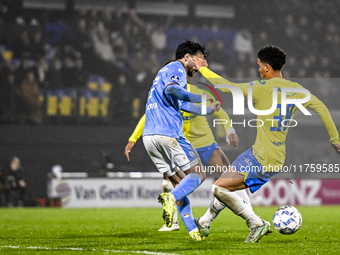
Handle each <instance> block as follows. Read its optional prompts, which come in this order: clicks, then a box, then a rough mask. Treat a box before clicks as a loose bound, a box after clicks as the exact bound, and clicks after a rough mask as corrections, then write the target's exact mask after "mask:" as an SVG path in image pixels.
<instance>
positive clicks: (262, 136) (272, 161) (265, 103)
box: [199, 67, 339, 169]
mask: <svg viewBox="0 0 340 255" xmlns="http://www.w3.org/2000/svg"><path fill="white" fill-rule="evenodd" d="M199 71H200V72H201V74H202V75H203V76H204V77H205V78H207V79H208V80H209V81H210V82H211V83H212V84H213V85H216V84H228V85H233V86H236V87H238V88H239V89H241V90H242V93H243V95H244V96H245V97H246V98H247V97H248V88H249V87H252V96H253V98H252V101H253V106H254V108H255V109H257V110H268V109H270V108H271V106H272V102H273V88H276V89H277V91H278V94H277V108H276V110H275V111H274V112H273V113H272V114H268V115H257V135H256V140H255V143H254V145H253V146H252V147H253V153H254V156H255V157H256V159H257V160H258V162H259V163H260V164H262V165H263V166H267V169H271V168H270V167H273V168H272V169H274V168H275V167H276V169H277V168H279V169H280V168H281V167H282V166H283V164H284V162H285V157H286V144H285V141H286V137H287V134H288V129H289V128H288V126H289V123H285V122H283V123H284V125H282V121H284V120H285V119H287V121H288V119H293V117H294V115H295V112H296V109H297V107H296V106H295V105H287V113H286V115H282V114H281V89H282V88H303V87H302V86H301V85H300V84H298V83H296V82H292V81H289V80H285V79H283V78H272V79H269V80H258V81H253V82H250V83H234V82H230V81H228V80H226V79H224V78H222V77H221V76H219V75H217V74H215V73H214V72H212V71H210V70H209V69H208V68H207V67H202V68H200V70H199ZM220 90H221V91H222V92H224V93H227V94H231V91H230V90H229V89H227V88H221V89H220ZM288 96H289V98H290V99H298V98H304V97H305V94H304V93H288V94H287V97H288ZM302 105H303V106H304V107H305V108H307V109H310V110H312V111H314V112H316V113H317V114H318V115H319V116H320V118H321V120H322V122H323V124H324V125H325V127H326V129H327V131H328V134H329V137H330V142H331V143H332V144H337V143H339V133H338V131H337V129H336V126H335V124H334V121H333V119H332V117H331V115H330V113H329V111H328V109H327V107H326V106H325V105H324V104H323V103H322V102H321V101H320V100H319V99H318V98H316V97H315V96H314V95H311V98H310V100H309V101H308V102H306V103H304V104H302Z"/></svg>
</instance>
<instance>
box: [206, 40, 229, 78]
mask: <svg viewBox="0 0 340 255" xmlns="http://www.w3.org/2000/svg"><path fill="white" fill-rule="evenodd" d="M209 59H211V60H209V65H211V68H213V70H217V71H220V72H223V71H224V70H225V67H226V65H227V64H228V58H227V56H226V54H225V49H224V42H223V41H222V40H218V41H217V42H216V45H214V46H213V47H212V48H211V50H210V51H209Z"/></svg>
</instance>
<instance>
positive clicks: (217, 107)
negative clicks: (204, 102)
mask: <svg viewBox="0 0 340 255" xmlns="http://www.w3.org/2000/svg"><path fill="white" fill-rule="evenodd" d="M210 107H211V110H212V113H214V112H218V111H219V110H220V109H221V103H220V102H219V101H217V102H216V104H215V102H212V103H211V105H210Z"/></svg>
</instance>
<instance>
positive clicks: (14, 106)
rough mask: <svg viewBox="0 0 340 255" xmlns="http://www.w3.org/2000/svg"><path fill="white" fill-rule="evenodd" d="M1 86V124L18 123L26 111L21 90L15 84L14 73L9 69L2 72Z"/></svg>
mask: <svg viewBox="0 0 340 255" xmlns="http://www.w3.org/2000/svg"><path fill="white" fill-rule="evenodd" d="M1 73H2V74H1V76H2V75H3V76H4V79H1V80H2V81H1V86H0V120H1V122H10V121H13V122H15V121H17V120H18V119H19V116H20V115H21V114H22V112H23V109H24V103H23V97H22V94H21V90H20V89H19V87H18V86H17V85H16V84H15V76H14V73H13V72H12V71H11V70H9V69H7V70H4V72H1Z"/></svg>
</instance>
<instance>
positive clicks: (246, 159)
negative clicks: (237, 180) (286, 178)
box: [233, 148, 279, 193]
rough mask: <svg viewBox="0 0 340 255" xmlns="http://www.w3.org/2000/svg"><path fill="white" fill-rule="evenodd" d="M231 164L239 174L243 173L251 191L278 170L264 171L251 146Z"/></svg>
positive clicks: (256, 188)
mask: <svg viewBox="0 0 340 255" xmlns="http://www.w3.org/2000/svg"><path fill="white" fill-rule="evenodd" d="M233 166H234V167H235V168H236V170H237V172H238V173H239V174H242V175H244V183H245V184H246V186H247V187H249V190H250V191H251V193H254V192H255V191H257V190H258V189H259V188H261V187H262V185H263V184H265V183H266V182H267V181H269V179H270V178H271V177H273V176H274V175H276V174H278V173H279V172H264V171H263V169H262V165H261V164H260V163H259V162H258V161H257V159H256V158H255V156H254V154H253V148H250V149H248V150H246V151H245V152H243V153H242V154H241V155H240V156H238V157H237V159H236V160H235V161H234V162H233Z"/></svg>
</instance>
